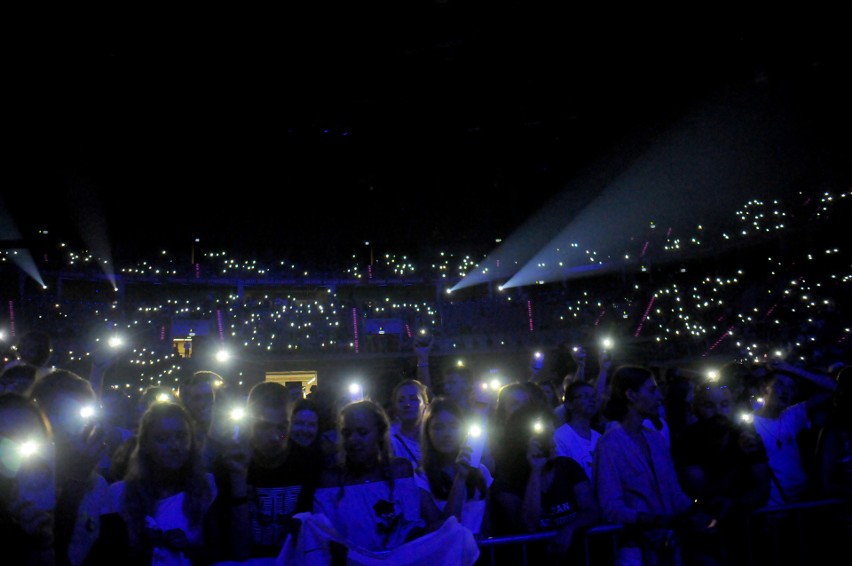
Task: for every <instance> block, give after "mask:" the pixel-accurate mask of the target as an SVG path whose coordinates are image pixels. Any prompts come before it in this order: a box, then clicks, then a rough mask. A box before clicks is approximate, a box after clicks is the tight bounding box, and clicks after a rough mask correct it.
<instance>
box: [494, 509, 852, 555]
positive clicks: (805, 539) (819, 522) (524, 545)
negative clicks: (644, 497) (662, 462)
mask: <svg viewBox="0 0 852 566" xmlns="http://www.w3.org/2000/svg"><path fill="white" fill-rule="evenodd" d="M836 511H839V512H840V513H836ZM744 524H745V534H746V548H745V549H744V550H745V552H746V553H747V555H746V556H745V557H743V556H731V555H730V554H729V553H730V552H731V551H732V549H730V548H727V541H726V538H725V537H724V534H723V533H720V535H722V536H723V538H722V539H720V540H721V541H722V548H721V549H720V551H721V555H720V560H721V564H723V565H726V564H729V563H731V564H734V563H735V564H749V565H756V564H759V565H761V566H764V565H765V566H772V565H779V564H791V565H793V564H795V565H799V564H811V563H812V564H825V563H829V562H827V561H826V560H823V559H826V558H828V557H833V556H835V555H837V554H836V553H837V552H842V555H846V554H847V553H848V545H849V542H850V540H852V538H849V537H850V536H852V500H849V499H839V498H835V499H819V500H813V501H804V502H800V503H793V504H790V505H777V506H767V507H761V508H760V509H757V510H756V511H753V512H752V513H750V514H749V515H748V516H746V517H745V522H744ZM623 528H624V527H623V526H622V525H612V524H604V525H598V526H595V527H592V528H590V529H588V530H586V531H585V532H584V533H583V542H582V544H583V557H584V561H585V564H586V566H591V565H592V564H594V565H595V566H598V565H601V564H614V563H615V557H616V556H617V555H618V536H619V533H620V532H621V531H622V530H623ZM554 534H555V531H545V532H537V533H530V534H519V535H511V536H502V537H482V538H477V542H478V544H479V549H480V557H479V560H478V561H477V565H478V566H485V565H490V566H495V564H496V560H497V558H496V555H497V552H498V551H499V549H500V548H509V547H511V548H517V549H518V550H519V552H520V554H521V558H520V561H519V562H518V566H527V564H528V563H529V562H528V545H530V544H532V543H537V542H541V541H546V540H547V539H549V538H551V537H552V536H553V535H554ZM844 535H845V536H844ZM595 537H609V541H608V545H607V547H608V548H609V549H610V550H611V554H609V555H608V556H607V557H606V559H605V560H604V559H603V557H601V556H600V555H599V554H598V555H596V554H595V552H593V548H592V546H593V545H592V541H594V540H595ZM596 548H597V549H598V551H600V548H601V547H600V546H599V545H598V546H596ZM513 566H514V565H513Z"/></svg>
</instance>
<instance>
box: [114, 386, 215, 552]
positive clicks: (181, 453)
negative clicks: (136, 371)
mask: <svg viewBox="0 0 852 566" xmlns="http://www.w3.org/2000/svg"><path fill="white" fill-rule="evenodd" d="M199 441H200V439H199V437H198V436H197V435H196V434H195V431H194V430H193V420H192V417H191V416H190V415H189V413H188V412H187V410H186V409H185V408H184V407H183V406H182V405H181V404H179V403H174V402H169V401H165V402H155V403H153V404H152V405H151V406H150V407H149V408H148V410H147V411H146V412H145V414H144V415H143V416H142V421H141V423H140V426H139V437H138V442H137V444H136V448H135V449H134V451H133V454H132V455H131V457H130V463H129V467H128V470H127V474H126V476H125V478H124V480H122V481H119V482H116V483H113V484H112V485H110V498H111V501H112V510H113V511H114V512H115V513H116V514H117V515H118V517H120V519H121V520H122V522H123V524H124V525H125V528H126V531H125V532H124V533H122V534H123V535H125V537H124V538H125V539H126V542H127V548H124V549H122V548H121V546H120V545H119V544H118V541H116V544H115V545H114V547H113V548H112V552H113V559H115V560H117V561H118V560H120V561H121V563H123V564H128V563H132V564H136V563H138V564H145V565H149V564H157V565H164V566H165V565H169V566H171V565H174V566H189V565H190V564H195V563H204V562H205V561H208V562H209V561H212V560H213V559H214V558H215V557H214V556H210V553H211V551H210V546H208V545H206V544H205V543H208V544H209V543H210V542H211V540H212V539H213V536H212V535H210V534H208V535H207V537H205V524H206V523H207V524H208V525H209V524H210V523H209V522H208V519H210V517H209V516H208V509H209V508H210V506H211V504H212V502H213V500H214V499H215V497H216V493H217V489H216V483H215V481H214V479H213V475H212V474H210V473H208V472H206V471H205V470H204V467H203V462H202V454H201V446H200V444H199ZM207 539H211V540H207ZM106 542H108V541H106ZM115 563H118V562H115Z"/></svg>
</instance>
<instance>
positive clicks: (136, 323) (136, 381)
mask: <svg viewBox="0 0 852 566" xmlns="http://www.w3.org/2000/svg"><path fill="white" fill-rule="evenodd" d="M849 195H850V193H848V192H847V193H843V194H841V195H832V194H829V193H825V194H822V195H821V196H820V197H819V198H818V199H817V201H816V204H815V206H813V207H811V213H810V215H811V216H810V218H808V219H807V220H804V221H806V222H818V221H819V220H821V219H824V218H826V217H827V216H828V215H829V214H830V213H831V207H832V205H833V204H835V203H836V202H838V201H839V200H841V199H847V198H848V197H849ZM803 198H804V197H803ZM736 217H737V222H736V223H737V224H738V226H739V228H738V229H737V231H736V232H734V231H730V232H729V231H725V232H722V233H720V234H715V235H713V238H712V239H713V240H714V243H713V244H712V245H716V243H717V242H718V241H735V240H738V239H739V240H743V239H747V238H753V237H766V235H767V234H771V233H780V232H783V231H785V230H787V229H789V227H790V226H791V225H793V224H795V223H796V221H797V218H796V215H795V214H792V213H790V212H789V211H785V210H784V209H783V203H782V202H780V201H778V200H773V201H769V202H763V201H751V202H748V203H746V204H745V205H744V206H743V207H742V209H741V210H738V211H737V212H736ZM709 240H711V237H710V236H709V235H708V234H707V229H706V228H705V227H704V226H701V225H698V226H696V227H695V234H692V235H668V237H667V238H666V241H665V247H664V249H665V251H666V252H667V253H671V254H677V253H680V252H682V251H683V249H684V247H685V246H686V244H687V243H688V245H689V247H692V248H696V247H701V246H703V245H711V244H707V243H706V242H708V241H709ZM59 245H60V246H61V249H62V250H63V255H64V259H65V266H64V267H63V269H64V270H73V269H75V268H81V267H82V268H91V267H92V266H95V265H103V264H105V263H107V262H108V260H105V259H103V258H98V257H95V256H94V255H93V254H91V253H90V252H84V251H72V250H70V249H68V246H67V245H65V244H59ZM841 252H842V249H841V247H840V244H839V243H838V244H837V245H834V246H831V247H829V248H826V249H820V250H812V251H811V252H810V253H808V254H807V256H806V257H796V258H782V257H767V258H766V260H765V265H762V266H755V265H742V266H738V267H731V268H730V269H731V271H730V272H729V273H726V274H720V273H715V274H714V275H712V276H702V277H700V278H698V279H697V280H696V279H694V277H696V276H695V274H693V273H688V272H689V271H691V270H692V269H694V268H690V269H683V272H684V273H683V279H682V281H677V280H669V281H664V282H663V281H660V282H657V283H654V282H643V283H634V284H633V285H632V286H630V287H629V288H626V289H620V290H619V295H618V296H613V295H611V294H605V295H603V296H602V295H601V294H600V293H601V292H600V290H599V289H598V288H597V286H596V285H595V284H594V280H589V283H588V288H582V289H579V288H577V285H576V284H575V285H574V286H573V288H572V290H571V291H570V297H566V296H565V293H566V291H565V290H564V289H563V288H562V286H560V285H559V284H553V287H554V293H555V295H556V296H558V297H559V299H560V301H561V303H560V304H559V306H558V308H550V307H547V306H542V307H540V308H539V307H537V306H535V307H534V305H533V303H532V301H529V300H527V302H526V305H522V304H520V303H522V302H524V301H519V300H518V299H519V298H520V297H522V296H523V295H522V293H523V291H522V290H521V291H518V290H517V289H516V290H509V291H508V292H507V291H503V290H501V289H499V287H498V288H497V290H496V292H495V294H494V296H493V297H489V298H488V299H487V300H486V299H485V298H484V297H486V296H487V293H486V292H485V291H483V292H482V294H481V295H479V296H473V297H471V296H467V297H465V298H460V299H456V298H454V297H452V296H449V295H448V296H447V298H446V299H444V300H445V301H446V302H447V304H445V305H443V309H442V308H440V305H439V304H438V299H437V296H438V295H440V293H436V296H435V298H432V299H422V298H420V299H411V300H399V299H398V298H394V295H400V294H401V293H402V292H403V291H404V290H405V289H406V288H407V287H408V286H410V285H411V284H412V283H416V282H420V283H425V284H434V286H435V288H436V289H446V288H448V287H449V285H451V284H452V283H455V282H456V281H458V280H460V279H461V278H464V277H465V276H466V275H467V274H468V273H471V272H473V271H474V270H476V269H477V265H478V260H477V259H476V256H475V255H472V254H457V253H451V252H448V251H436V258H434V259H433V260H431V261H426V262H425V263H424V262H421V263H424V264H425V265H427V266H428V267H425V268H422V267H418V266H417V265H416V264H415V262H414V261H413V260H412V259H411V258H410V257H408V256H406V255H401V254H395V253H392V252H389V251H388V252H386V253H382V254H378V255H377V256H375V258H376V259H375V260H374V259H373V255H372V248H371V250H370V258H369V260H368V259H367V257H366V255H365V254H364V253H355V254H353V255H352V257H351V263H350V264H349V265H346V266H342V267H341V269H340V272H339V273H333V274H329V273H318V272H314V271H312V270H311V269H310V268H306V267H304V266H299V265H296V264H294V263H292V262H287V261H281V262H279V263H277V265H275V266H269V265H261V264H260V263H259V262H258V261H256V260H241V259H236V258H233V257H230V256H229V254H228V253H227V252H225V251H213V252H207V253H205V254H204V256H203V259H202V261H201V262H199V263H203V264H204V266H205V267H204V273H203V277H202V274H201V273H199V269H200V268H199V267H198V265H197V264H196V265H194V266H193V267H192V268H191V269H188V267H187V263H188V262H187V261H186V258H185V257H181V256H179V255H176V254H172V253H169V252H168V251H165V250H163V251H162V252H161V253H160V254H159V256H158V257H157V259H152V260H149V259H140V260H139V261H138V263H137V264H136V265H134V266H129V267H122V268H121V269H120V270H119V271H118V273H120V274H121V275H122V276H123V277H124V278H126V279H127V280H137V279H138V280H144V279H145V278H151V279H152V280H159V281H163V282H166V283H168V282H170V281H181V280H192V279H199V278H216V277H219V278H233V279H234V280H250V281H252V282H254V283H256V284H257V285H259V286H262V285H265V284H266V285H269V284H270V283H275V282H278V283H280V284H281V288H284V289H286V287H287V285H288V284H291V285H292V286H293V287H294V290H293V291H292V293H290V294H288V293H286V292H282V291H281V290H280V289H279V290H278V292H276V293H275V295H274V296H273V295H271V294H268V295H265V296H260V297H258V296H256V295H253V296H252V298H251V299H248V298H245V297H243V298H241V297H240V296H239V294H237V293H234V292H228V293H223V294H221V295H219V296H217V297H216V301H215V305H214V306H212V307H211V306H209V305H208V306H205V305H204V302H205V300H204V297H203V296H189V297H179V298H178V297H158V298H156V299H151V300H150V302H147V303H145V304H138V305H134V307H133V311H132V313H128V312H127V311H126V309H127V306H128V305H121V304H120V303H119V300H118V299H112V300H108V301H98V302H92V303H91V304H79V302H75V301H73V300H60V301H56V302H53V304H52V305H50V308H49V312H41V313H40V314H39V315H38V316H37V319H38V320H40V321H44V322H46V323H48V328H50V324H49V323H50V322H51V321H58V320H63V319H66V320H68V319H70V320H73V321H75V322H79V321H80V320H81V319H85V320H88V321H90V322H91V324H92V325H95V326H98V327H100V328H103V329H109V333H112V334H114V335H124V336H125V337H126V342H128V343H129V344H131V346H130V349H129V354H128V355H129V360H128V362H129V364H130V366H132V367H135V368H137V371H138V375H136V376H127V377H128V378H127V381H126V382H125V383H123V384H113V385H112V387H114V388H119V389H120V388H125V389H128V390H130V389H137V390H139V391H141V390H142V389H144V387H146V386H148V385H163V384H165V385H176V383H177V381H178V373H179V371H180V368H181V361H182V358H181V357H180V356H179V355H178V354H176V353H175V352H173V351H172V350H171V345H170V340H169V339H167V337H166V332H167V331H166V323H165V322H164V319H165V318H168V317H173V318H184V319H208V320H211V321H214V322H213V323H214V325H215V326H216V328H215V330H216V331H217V332H218V335H220V336H222V337H223V338H224V340H223V341H222V342H223V345H224V344H227V345H228V348H229V349H230V350H232V353H234V351H235V350H236V352H237V354H236V357H240V356H243V355H247V352H250V351H264V352H298V351H302V350H309V351H311V352H329V353H335V354H347V353H348V354H353V353H355V352H356V351H357V350H358V345H357V340H354V339H353V332H352V322H351V315H352V312H351V308H350V307H351V305H348V304H347V303H346V301H345V300H344V299H343V298H342V297H341V293H340V292H339V289H333V288H326V289H324V290H323V291H322V292H316V293H314V294H313V295H312V296H308V297H306V296H305V293H304V291H296V290H295V289H296V288H300V287H303V286H304V285H305V283H307V282H313V283H315V284H316V285H318V286H321V285H322V284H323V283H324V282H325V281H327V280H328V279H329V278H334V279H336V280H342V281H352V282H353V284H355V283H357V282H364V281H368V280H370V279H373V278H382V279H383V280H384V281H385V282H386V287H384V289H385V290H386V292H387V295H386V296H384V297H383V298H382V299H379V300H376V301H372V302H371V304H370V305H369V309H368V310H369V312H368V313H367V312H365V313H359V316H367V315H368V314H369V316H371V317H375V318H387V319H402V320H406V321H412V320H417V321H418V324H419V325H421V326H426V327H429V328H432V329H441V327H442V320H443V321H444V322H443V325H444V326H446V325H447V324H448V321H452V318H453V316H452V312H450V314H447V313H446V311H448V310H449V311H452V309H453V308H457V309H464V308H466V306H467V307H470V308H471V309H473V311H474V312H475V310H476V307H477V305H482V304H486V305H487V308H488V309H493V310H494V312H495V314H494V319H495V321H494V322H493V323H492V324H493V325H496V326H499V325H504V326H505V327H499V328H497V330H498V331H497V332H495V336H496V337H497V339H496V341H495V344H500V345H505V344H506V343H507V341H508V340H509V338H508V337H510V336H511V335H512V334H513V333H514V334H522V333H527V332H530V331H533V332H535V331H538V330H540V329H554V330H558V328H559V327H560V325H562V326H563V327H564V326H566V325H571V324H580V323H582V324H591V325H598V324H599V323H600V320H601V319H602V318H603V317H608V320H611V319H612V318H613V317H617V318H621V319H622V320H623V321H628V322H629V323H630V324H631V325H632V326H631V328H630V332H629V333H630V334H632V335H633V336H634V337H640V336H641V337H644V338H646V339H647V338H649V337H650V338H651V339H652V340H653V341H654V342H655V343H658V344H664V343H680V342H684V341H686V342H690V343H693V344H696V343H697V344H702V345H704V346H705V347H704V348H703V350H702V351H700V352H698V351H693V355H695V356H706V355H708V354H711V353H712V352H713V351H714V350H716V349H718V348H720V347H721V346H722V345H723V344H726V345H728V347H732V346H731V345H733V347H735V348H736V351H737V352H738V353H739V355H740V356H741V357H742V358H744V359H747V360H752V361H756V362H757V361H760V360H765V359H766V358H767V356H770V355H772V353H773V352H776V351H777V350H778V348H779V347H781V346H783V348H784V349H785V354H789V355H790V356H791V358H792V359H799V360H801V361H803V362H805V361H807V360H806V359H805V357H804V355H802V356H799V357H796V352H797V351H798V350H801V349H803V347H804V346H807V344H806V342H807V341H813V340H816V338H815V337H814V336H813V335H811V334H810V333H808V332H807V331H801V332H798V333H797V339H796V340H794V341H787V342H785V343H784V344H783V345H779V344H778V343H772V340H771V339H770V340H768V341H764V340H763V339H765V338H766V337H767V336H771V334H770V333H767V331H766V327H767V326H772V325H774V326H776V327H778V328H779V331H780V330H781V327H782V326H784V325H788V324H797V325H800V326H801V325H805V326H807V325H816V324H818V323H819V316H820V313H821V312H823V311H824V310H826V309H831V308H833V307H834V306H835V305H834V302H835V300H836V299H835V297H836V294H837V293H838V292H839V291H845V292H846V293H848V285H849V283H850V277H852V274H850V273H849V272H848V271H849V268H850V266H849V262H848V260H846V263H845V264H842V261H843V259H842V257H843V254H842V253H841ZM12 253H15V252H14V251H10V250H7V251H3V252H2V254H0V265H3V264H5V263H7V261H8V260H9V255H10V254H12ZM586 253H587V255H588V257H589V260H590V261H595V262H597V261H605V260H606V258H601V257H599V256H598V255H597V254H596V252H595V251H594V250H593V249H589V250H588V251H587V252H586ZM835 258H836V259H837V260H838V261H835V263H836V264H837V268H838V269H845V270H847V272H846V273H831V274H828V275H824V274H823V273H821V272H820V271H819V270H811V269H809V265H816V264H817V263H825V262H831V261H832V259H835ZM541 267H542V268H544V267H545V266H541ZM758 268H759V269H765V270H766V271H767V272H768V273H769V274H770V276H771V277H777V278H781V277H784V276H787V275H789V276H790V277H789V278H788V279H787V280H786V284H784V285H783V286H781V287H772V288H767V289H764V290H763V293H764V296H763V297H762V299H763V300H762V303H761V304H760V305H757V306H752V305H749V306H744V305H738V304H736V298H737V297H739V296H740V295H741V294H742V293H743V292H744V291H745V290H746V289H747V288H748V286H749V285H753V284H754V281H753V280H752V279H750V277H749V275H750V273H753V272H755V271H757V270H758ZM638 269H639V271H645V270H647V269H648V266H647V265H640V266H639V268H638ZM579 281H580V282H581V284H582V281H583V280H579ZM169 289H170V290H171V288H169ZM207 291H208V292H209V289H207ZM492 291H493V290H492ZM604 291H606V289H605V290H604ZM46 292H48V291H46ZM202 293H203V292H202ZM190 295H192V293H191V292H190ZM628 295H629V296H628ZM454 304H455V305H456V306H453V307H452V308H450V305H454ZM779 305H782V306H779ZM122 307H124V308H122ZM732 308H733V309H735V311H734V312H727V314H726V315H724V316H723V315H722V314H721V313H723V312H725V311H730V310H731V309H732ZM87 309H88V310H87ZM442 310H443V311H445V312H444V313H443V318H442ZM522 311H523V312H527V313H528V317H529V319H528V320H524V319H522V318H520V316H519V315H518V313H519V312H522ZM461 312H469V311H463V310H462V311H461ZM504 314H506V315H508V316H504ZM782 314H783V316H781V315H782ZM534 317H535V318H536V321H535V322H536V324H535V327H534V325H533V318H534ZM10 318H12V315H11V314H10ZM11 322H12V323H14V320H11ZM756 325H760V326H761V329H762V330H761V335H759V336H752V335H751V333H750V332H749V331H750V329H753V328H754V327H755V326H756ZM489 328H492V327H491V326H489ZM445 330H446V328H445ZM151 331H153V333H154V334H156V335H157V338H158V339H156V340H153V341H148V342H146V343H145V344H136V343H135V342H137V341H138V337H140V336H142V335H151V333H152V332H151ZM410 332H411V329H410V327H409V326H408V325H407V326H406V333H408V334H409V336H410ZM848 333H849V328H848V326H847V327H844V328H843V330H842V335H840V336H836V337H835V339H836V341H837V343H844V342H845V341H846V339H847V336H848ZM211 334H214V332H213V330H211ZM444 334H445V335H447V336H449V335H451V332H444ZM779 334H780V332H779ZM6 337H7V339H8V331H7V333H6ZM58 338H61V337H58ZM464 340H465V337H464V336H454V337H452V338H450V339H449V343H448V344H449V347H450V348H452V349H458V350H462V349H463V348H462V347H461V345H462V344H463V343H464ZM59 342H62V343H64V342H63V341H62V340H61V339H60V340H59ZM79 342H80V341H79V340H78V346H77V347H76V348H72V349H68V350H67V351H64V352H61V353H60V356H59V359H61V360H62V363H64V362H74V361H85V360H91V359H92V357H93V355H95V354H94V352H95V350H96V349H97V348H103V347H105V346H104V344H103V343H102V342H99V341H98V340H95V343H93V344H92V346H91V347H90V348H86V347H85V345H84V344H79ZM114 346H115V347H119V346H120V345H119V344H115V345H114ZM222 355H223V356H224V351H223V354H222ZM220 361H221V362H222V363H225V360H224V358H223V359H222V360H220ZM236 378H237V379H238V380H240V382H241V380H242V378H243V375H242V371H238V375H237V376H236Z"/></svg>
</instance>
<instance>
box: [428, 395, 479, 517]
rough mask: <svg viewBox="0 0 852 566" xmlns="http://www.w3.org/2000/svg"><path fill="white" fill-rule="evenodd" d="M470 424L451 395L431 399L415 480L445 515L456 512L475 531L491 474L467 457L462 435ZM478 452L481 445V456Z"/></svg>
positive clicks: (455, 514) (468, 453)
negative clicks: (419, 463) (420, 462)
mask: <svg viewBox="0 0 852 566" xmlns="http://www.w3.org/2000/svg"><path fill="white" fill-rule="evenodd" d="M472 424H473V423H472V421H471V420H470V419H469V418H468V419H466V418H465V415H464V414H463V413H462V409H461V407H459V405H458V403H456V402H455V401H454V400H453V399H450V398H448V397H442V396H439V397H436V398H435V399H433V400H432V402H431V403H430V404H429V407H428V408H427V409H426V414H425V416H424V419H423V434H422V437H421V442H420V452H421V455H422V464H421V467H420V468H419V469H418V470H417V480H418V485H420V487H422V488H423V489H424V490H426V491H427V492H429V494H430V495H431V496H432V499H433V500H434V501H435V504H436V505H437V507H438V508H439V509H440V510H441V511H442V513H443V516H444V517H449V516H450V515H452V516H455V517H456V519H458V520H459V521H460V522H461V524H462V525H464V526H466V527H467V528H469V529H470V530H471V531H472V532H473V533H474V534H477V533H479V531H480V528H481V526H482V521H483V518H484V517H485V508H486V503H487V496H488V488H489V487H490V485H491V482H492V481H493V478H492V477H491V472H489V471H488V468H487V467H486V466H485V465H484V464H482V463H481V462H473V463H472V462H471V461H470V457H471V451H472V447H471V446H470V445H468V444H466V443H465V439H466V438H467V437H468V434H469V427H470V425H472ZM482 432H484V431H479V434H480V435H481V434H482ZM481 438H482V441H484V437H481ZM475 442H476V441H475ZM481 452H482V450H481V448H480V449H479V453H480V454H479V456H480V458H481Z"/></svg>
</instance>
